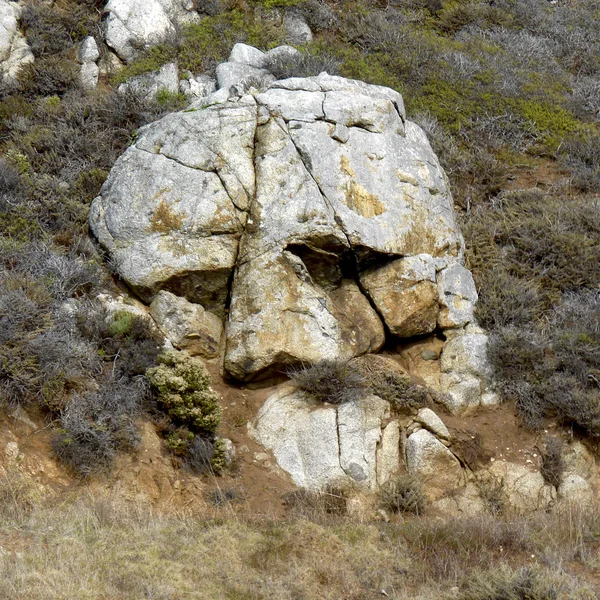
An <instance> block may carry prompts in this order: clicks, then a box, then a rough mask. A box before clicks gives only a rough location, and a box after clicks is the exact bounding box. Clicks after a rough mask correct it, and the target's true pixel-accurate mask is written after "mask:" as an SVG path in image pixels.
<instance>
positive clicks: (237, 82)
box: [216, 62, 275, 95]
mask: <svg viewBox="0 0 600 600" xmlns="http://www.w3.org/2000/svg"><path fill="white" fill-rule="evenodd" d="M216 75H217V86H218V87H219V88H223V89H226V90H229V91H230V92H233V93H236V94H238V95H242V94H243V93H244V92H246V91H248V90H249V89H251V88H256V89H262V88H266V87H267V86H268V85H269V84H270V83H272V82H273V81H275V77H273V75H271V73H269V71H267V70H265V69H256V68H254V67H251V66H250V65H246V64H241V63H234V62H226V63H221V64H220V65H219V66H218V67H217V70H216Z"/></svg>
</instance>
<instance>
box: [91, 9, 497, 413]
mask: <svg viewBox="0 0 600 600" xmlns="http://www.w3.org/2000/svg"><path fill="white" fill-rule="evenodd" d="M111 1H112V0H111ZM296 54H297V51H296V50H294V49H293V48H289V47H280V48H276V49H274V50H271V51H270V52H269V53H267V54H265V53H262V52H260V51H259V50H257V49H255V48H252V47H250V46H245V45H243V44H238V45H236V46H235V47H234V49H233V51H232V53H231V57H230V60H229V62H227V63H224V64H222V65H220V66H219V67H218V68H217V81H218V85H219V90H218V91H216V92H215V93H213V94H211V95H208V96H205V97H201V98H199V99H198V100H196V101H194V103H193V104H192V105H191V106H190V107H189V108H188V109H187V110H184V111H182V112H179V113H174V114H171V115H168V116H167V117H165V118H163V119H162V120H160V121H158V122H156V123H153V124H151V125H149V126H147V127H145V128H143V129H141V130H140V132H139V135H138V137H137V139H136V141H135V143H134V144H133V145H132V146H131V147H130V148H129V149H128V150H127V151H126V152H125V154H124V155H123V156H122V157H121V158H120V159H119V160H118V161H117V163H116V164H115V166H114V168H113V170H112V171H111V174H110V176H109V178H108V180H107V182H106V183H105V185H104V187H103V188H102V191H101V196H100V197H99V198H97V199H96V200H95V201H94V203H93V206H92V210H91V217H90V223H91V228H92V230H93V232H94V234H95V235H96V237H97V238H98V240H99V242H100V243H101V244H102V246H104V248H105V249H106V250H107V251H108V252H109V254H110V255H111V257H112V260H113V262H114V263H115V264H116V266H117V269H118V271H119V273H120V275H121V276H122V277H123V278H124V279H125V280H126V281H127V282H128V283H129V285H130V286H131V287H132V288H133V289H134V290H135V291H136V292H137V293H138V294H139V295H140V297H141V298H142V299H143V300H144V301H146V302H151V301H152V300H153V298H154V297H155V296H156V294H157V293H158V292H159V291H160V290H162V289H164V290H167V291H170V292H172V293H174V294H176V295H178V296H182V297H185V298H186V299H187V300H188V301H190V302H194V303H198V304H201V305H202V307H203V308H204V309H205V310H207V311H210V312H212V313H214V314H216V315H218V316H219V317H221V318H226V321H227V323H226V334H225V335H226V350H225V356H224V370H225V372H226V373H227V374H229V375H231V376H233V377H235V378H236V379H239V380H250V379H253V378H256V377H262V376H265V375H268V374H269V373H271V372H273V371H274V370H275V371H276V370H281V369H285V368H286V367H287V366H288V365H293V364H298V363H311V362H315V361H317V360H321V359H326V358H331V359H333V358H352V357H354V356H360V355H362V354H365V353H369V352H377V351H378V350H379V349H380V348H381V347H382V345H383V344H384V342H385V336H386V332H387V333H388V334H390V335H393V336H399V337H410V336H414V335H422V334H426V333H430V332H432V331H434V330H435V329H438V330H439V329H443V330H445V334H446V335H447V336H448V338H452V343H453V344H454V345H455V346H458V345H460V344H459V342H458V341H457V340H458V339H459V338H460V337H461V336H465V335H466V334H467V329H465V328H466V327H469V326H470V325H469V323H470V322H471V321H472V319H473V302H474V301H475V299H476V297H477V294H476V292H475V288H474V285H473V280H472V278H471V276H470V273H469V272H468V271H467V270H466V269H465V268H464V267H463V266H462V263H461V261H462V252H463V241H462V237H461V235H460V232H459V231H458V228H457V226H456V223H455V220H454V214H453V205H452V197H451V195H450V192H449V190H448V185H447V179H446V176H445V174H444V173H443V171H442V169H441V167H440V165H439V163H438V161H437V158H436V157H435V155H434V153H433V151H432V150H431V147H430V145H429V142H428V141H427V138H426V136H425V134H424V133H423V131H422V130H421V129H419V127H417V126H416V125H415V124H414V123H411V122H409V121H407V120H406V118H405V113H404V105H403V100H402V97H401V96H400V95H399V94H398V93H397V92H395V91H393V90H391V89H388V88H384V87H379V86H375V85H367V84H365V83H362V82H359V81H353V80H349V79H344V78H341V77H332V76H329V75H327V74H326V73H322V74H320V75H319V76H317V77H308V78H290V79H286V80H280V81H275V78H274V77H273V75H271V74H270V73H269V71H268V66H269V64H270V62H271V61H273V60H275V59H276V60H277V61H281V60H293V59H294V57H295V55H296ZM286 57H287V59H286ZM469 335H470V336H471V337H469V338H468V339H466V340H464V343H463V345H464V346H466V350H465V351H464V352H462V354H461V353H460V352H459V353H458V354H460V356H463V355H466V357H467V358H468V359H469V360H471V359H472V360H471V362H468V360H466V359H465V360H466V362H465V360H462V362H461V360H458V359H453V358H451V356H454V354H455V353H452V355H451V354H447V355H446V354H444V356H443V357H442V359H441V363H442V365H443V377H445V379H444V382H443V385H442V388H443V390H442V391H444V392H445V391H446V390H448V392H449V393H450V394H454V396H453V397H454V398H455V400H453V401H452V402H454V404H456V405H457V406H459V409H460V406H462V405H461V402H462V401H463V400H464V401H465V403H466V404H467V405H468V406H470V405H471V404H475V403H477V404H478V403H479V401H480V398H481V395H482V394H484V393H485V391H486V390H485V385H483V384H480V382H479V380H478V379H477V377H479V376H482V377H483V376H487V375H486V373H484V371H485V368H483V367H481V365H480V362H481V361H480V358H481V356H483V359H485V356H484V354H483V355H482V354H481V352H480V351H479V350H478V349H479V348H480V347H481V346H482V345H483V346H484V345H485V335H484V334H483V332H481V336H480V337H476V336H477V335H479V334H476V333H472V334H469ZM473 336H475V337H473ZM474 340H476V341H477V342H478V343H477V344H475V346H474V347H475V350H472V348H471V346H472V344H471V342H472V341H474ZM457 352H458V351H457ZM469 352H470V353H471V354H469ZM473 353H475V354H476V355H477V356H475V354H473ZM467 363H468V364H467ZM441 379H442V377H441V376H440V380H441ZM475 383H476V384H477V386H476V385H475ZM461 385H462V386H463V387H462V388H461V387H460V386H461ZM463 388H464V389H463ZM456 398H458V400H456ZM452 402H449V404H452Z"/></svg>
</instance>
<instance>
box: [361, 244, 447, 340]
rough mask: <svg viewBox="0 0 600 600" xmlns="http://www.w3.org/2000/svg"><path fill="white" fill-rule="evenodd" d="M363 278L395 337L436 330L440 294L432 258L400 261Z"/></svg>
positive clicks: (365, 274)
mask: <svg viewBox="0 0 600 600" xmlns="http://www.w3.org/2000/svg"><path fill="white" fill-rule="evenodd" d="M360 279H361V283H362V284H363V286H364V287H365V290H366V291H367V293H368V294H369V296H370V297H371V300H372V301H373V304H375V306H376V307H377V309H378V311H379V312H380V314H381V315H382V317H383V318H384V319H385V324H386V325H387V326H388V328H389V330H390V332H391V333H392V334H394V335H397V336H399V337H411V336H413V335H422V334H425V333H431V332H432V331H433V330H434V329H435V326H436V321H437V316H438V292H437V287H436V284H435V267H434V262H433V258H432V257H431V256H429V255H428V254H421V255H419V256H411V257H407V258H400V259H398V260H395V261H393V262H391V263H388V264H387V265H385V266H383V267H380V268H377V269H373V270H370V271H368V272H366V273H364V274H363V275H361V278H360Z"/></svg>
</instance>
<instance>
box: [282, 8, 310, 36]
mask: <svg viewBox="0 0 600 600" xmlns="http://www.w3.org/2000/svg"><path fill="white" fill-rule="evenodd" d="M283 26H284V27H285V31H286V34H287V35H286V38H287V41H288V42H290V43H291V44H307V43H309V42H311V41H312V39H313V34H312V31H311V30H310V27H309V26H308V23H307V22H306V20H305V19H304V17H303V16H302V14H300V13H299V12H297V11H295V10H290V11H287V12H286V13H285V14H284V15H283Z"/></svg>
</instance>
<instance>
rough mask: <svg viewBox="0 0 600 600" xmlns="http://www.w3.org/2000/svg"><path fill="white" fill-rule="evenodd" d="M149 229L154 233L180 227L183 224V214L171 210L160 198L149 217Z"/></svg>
mask: <svg viewBox="0 0 600 600" xmlns="http://www.w3.org/2000/svg"><path fill="white" fill-rule="evenodd" d="M150 223H151V225H150V231H152V232H154V233H168V232H169V231H174V230H177V229H181V227H182V226H183V216H182V215H178V214H177V213H176V212H173V211H172V210H171V208H170V207H169V205H168V204H167V203H166V202H165V201H164V200H161V201H160V204H159V205H158V207H157V208H156V210H155V211H154V214H153V215H152V219H150Z"/></svg>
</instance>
